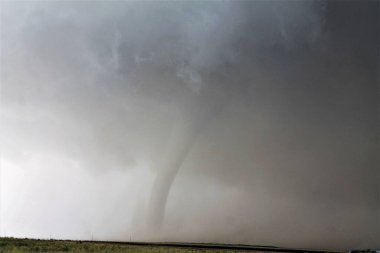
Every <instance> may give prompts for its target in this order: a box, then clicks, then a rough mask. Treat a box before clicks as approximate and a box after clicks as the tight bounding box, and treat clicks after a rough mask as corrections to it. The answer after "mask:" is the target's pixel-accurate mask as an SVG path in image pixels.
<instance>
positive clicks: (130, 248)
mask: <svg viewBox="0 0 380 253" xmlns="http://www.w3.org/2000/svg"><path fill="white" fill-rule="evenodd" d="M34 252H46V253H48V252H54V253H58V252H59V253H64V252H65V253H67V252H73V253H85V252H100V253H121V252H129V253H219V252H223V253H232V252H238V251H231V250H214V249H196V248H194V249H192V248H176V247H165V246H134V245H128V244H122V243H120V244H118V243H104V242H80V241H58V240H32V239H15V238H0V253H34ZM240 252H241V251H240Z"/></svg>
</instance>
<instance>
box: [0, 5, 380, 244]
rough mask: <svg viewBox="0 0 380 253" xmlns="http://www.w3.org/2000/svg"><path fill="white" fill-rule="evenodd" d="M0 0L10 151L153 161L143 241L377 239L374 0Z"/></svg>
mask: <svg viewBox="0 0 380 253" xmlns="http://www.w3.org/2000/svg"><path fill="white" fill-rule="evenodd" d="M2 5H4V7H5V10H3V11H2V61H3V66H2V89H1V92H2V94H1V95H2V97H1V98H2V100H1V103H2V109H1V110H2V121H3V122H4V124H2V126H1V129H2V154H3V156H4V157H5V158H6V159H7V160H11V161H14V162H16V163H22V162H23V161H24V160H28V159H29V158H28V157H29V156H30V155H29V156H28V154H30V153H31V152H32V153H37V154H40V155H42V156H43V155H44V154H45V155H49V154H52V153H54V154H60V155H62V156H64V157H67V158H68V159H71V160H73V161H75V162H76V163H78V164H80V166H81V168H84V169H86V170H87V171H109V170H115V169H117V170H124V169H131V170H132V169H133V168H135V167H138V165H139V164H141V163H142V162H143V163H147V164H149V167H150V168H151V170H152V171H154V172H155V173H156V174H157V175H159V176H158V177H157V178H158V179H156V183H155V186H154V188H153V194H152V200H151V204H150V205H149V207H148V209H149V208H150V209H149V210H148V211H147V215H148V216H149V217H150V218H149V217H147V216H144V218H143V219H144V220H145V219H148V220H149V219H153V220H156V221H153V224H154V223H156V226H157V227H159V223H161V222H162V226H161V228H160V230H157V231H145V230H144V229H142V230H141V231H142V232H141V234H139V236H141V238H153V239H158V240H162V239H166V240H181V241H183V240H186V241H193V240H195V241H210V240H212V241H216V242H244V243H256V244H277V245H283V246H304V247H315V248H319V247H332V248H333V247H334V248H339V247H340V248H349V247H374V246H375V245H376V244H378V212H379V209H378V208H379V207H378V184H379V182H378V179H379V178H378V161H377V159H378V137H377V136H378V98H377V71H378V55H379V54H378V53H379V52H378V42H379V40H378V28H379V27H378V24H379V23H378V21H379V20H378V18H379V17H378V15H379V14H378V2H376V1H368V2H367V1H365V2H361V3H359V2H350V1H346V2H325V1H303V2H301V1H281V2H280V1H276V2H274V1H270V2H264V1H252V2H249V1H247V2H243V1H241V2H233V1H220V2H54V3H53V2H31V3H22V4H21V3H10V2H6V3H2ZM16 13H17V15H16ZM177 173H178V175H177ZM174 179H175V180H174ZM173 182H174V185H173V186H172V184H173ZM147 187H149V188H151V187H152V185H149V186H147ZM189 191H193V194H192V195H189V193H188V192H189ZM155 194H156V196H155ZM186 196H187V198H186ZM126 201H128V200H127V199H126ZM223 203H225V204H223ZM109 204H110V205H112V203H109ZM188 205H191V206H192V209H191V210H192V211H189V212H187V211H186V210H189V207H188ZM238 207H241V208H238ZM165 210H166V214H165ZM144 212H145V211H144ZM144 212H142V213H144ZM118 218H120V217H115V219H118ZM157 224H158V225H157ZM137 226H138V227H141V226H142V225H141V224H140V225H137ZM109 230H112V227H110V229H109ZM173 231H175V232H173ZM118 236H119V237H118V238H120V237H122V236H123V235H121V236H120V235H118Z"/></svg>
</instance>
